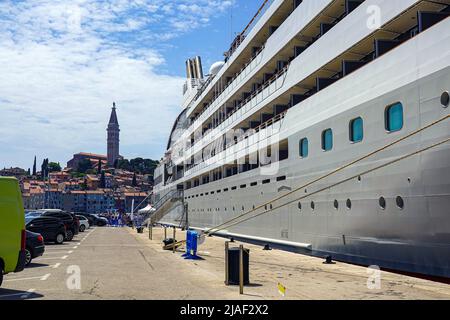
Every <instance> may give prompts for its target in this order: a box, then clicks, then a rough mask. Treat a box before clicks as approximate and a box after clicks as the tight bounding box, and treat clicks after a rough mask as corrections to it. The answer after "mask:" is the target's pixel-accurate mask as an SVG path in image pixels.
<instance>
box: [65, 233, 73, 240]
mask: <svg viewBox="0 0 450 320" xmlns="http://www.w3.org/2000/svg"><path fill="white" fill-rule="evenodd" d="M72 239H73V232H72V230H67V232H66V240H67V241H72Z"/></svg>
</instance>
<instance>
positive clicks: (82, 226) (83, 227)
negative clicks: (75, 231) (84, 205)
mask: <svg viewBox="0 0 450 320" xmlns="http://www.w3.org/2000/svg"><path fill="white" fill-rule="evenodd" d="M84 230H86V227H85V226H84V224H82V225H81V226H80V232H84Z"/></svg>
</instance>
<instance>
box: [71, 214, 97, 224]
mask: <svg viewBox="0 0 450 320" xmlns="http://www.w3.org/2000/svg"><path fill="white" fill-rule="evenodd" d="M74 213H75V214H76V215H77V216H83V217H85V218H86V219H88V221H89V225H90V226H95V221H96V218H95V217H94V216H93V215H92V214H90V213H85V212H74Z"/></svg>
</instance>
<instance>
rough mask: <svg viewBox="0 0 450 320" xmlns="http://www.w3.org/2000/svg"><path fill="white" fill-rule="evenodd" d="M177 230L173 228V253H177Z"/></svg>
mask: <svg viewBox="0 0 450 320" xmlns="http://www.w3.org/2000/svg"><path fill="white" fill-rule="evenodd" d="M176 229H177V228H175V227H173V244H172V245H173V248H172V253H175V247H176V246H175V242H176V240H175V231H176Z"/></svg>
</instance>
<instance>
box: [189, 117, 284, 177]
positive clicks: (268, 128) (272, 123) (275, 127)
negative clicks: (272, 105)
mask: <svg viewBox="0 0 450 320" xmlns="http://www.w3.org/2000/svg"><path fill="white" fill-rule="evenodd" d="M286 114H287V111H285V112H283V113H281V114H279V115H277V116H276V117H274V118H272V119H270V120H268V121H266V122H265V123H263V124H261V125H260V126H259V127H257V128H255V129H251V130H249V132H248V133H247V134H245V135H243V136H241V137H240V138H238V141H236V142H235V143H233V144H229V145H226V146H225V148H224V149H223V150H220V152H218V153H216V154H215V155H206V156H205V157H204V158H203V162H202V163H198V164H193V165H191V166H190V168H189V169H188V170H186V172H185V176H189V175H191V174H194V173H196V172H198V171H200V170H203V169H205V168H207V167H209V166H210V165H211V163H213V164H215V163H217V161H211V163H209V162H210V159H212V158H214V157H216V156H217V157H218V158H223V157H224V153H225V152H230V151H229V149H231V148H232V147H235V148H236V149H235V150H234V151H233V153H234V154H237V153H239V152H240V151H242V150H243V149H247V148H249V146H250V145H253V144H255V143H258V142H259V139H260V138H262V137H264V138H269V137H271V136H273V135H275V134H277V133H278V132H279V130H280V129H281V126H282V123H281V121H282V120H283V119H284V118H285V116H286ZM258 134H259V136H258ZM246 139H247V140H248V141H249V142H248V143H247V144H244V145H242V146H238V144H239V143H240V142H242V141H244V140H246ZM252 139H253V140H252Z"/></svg>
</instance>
